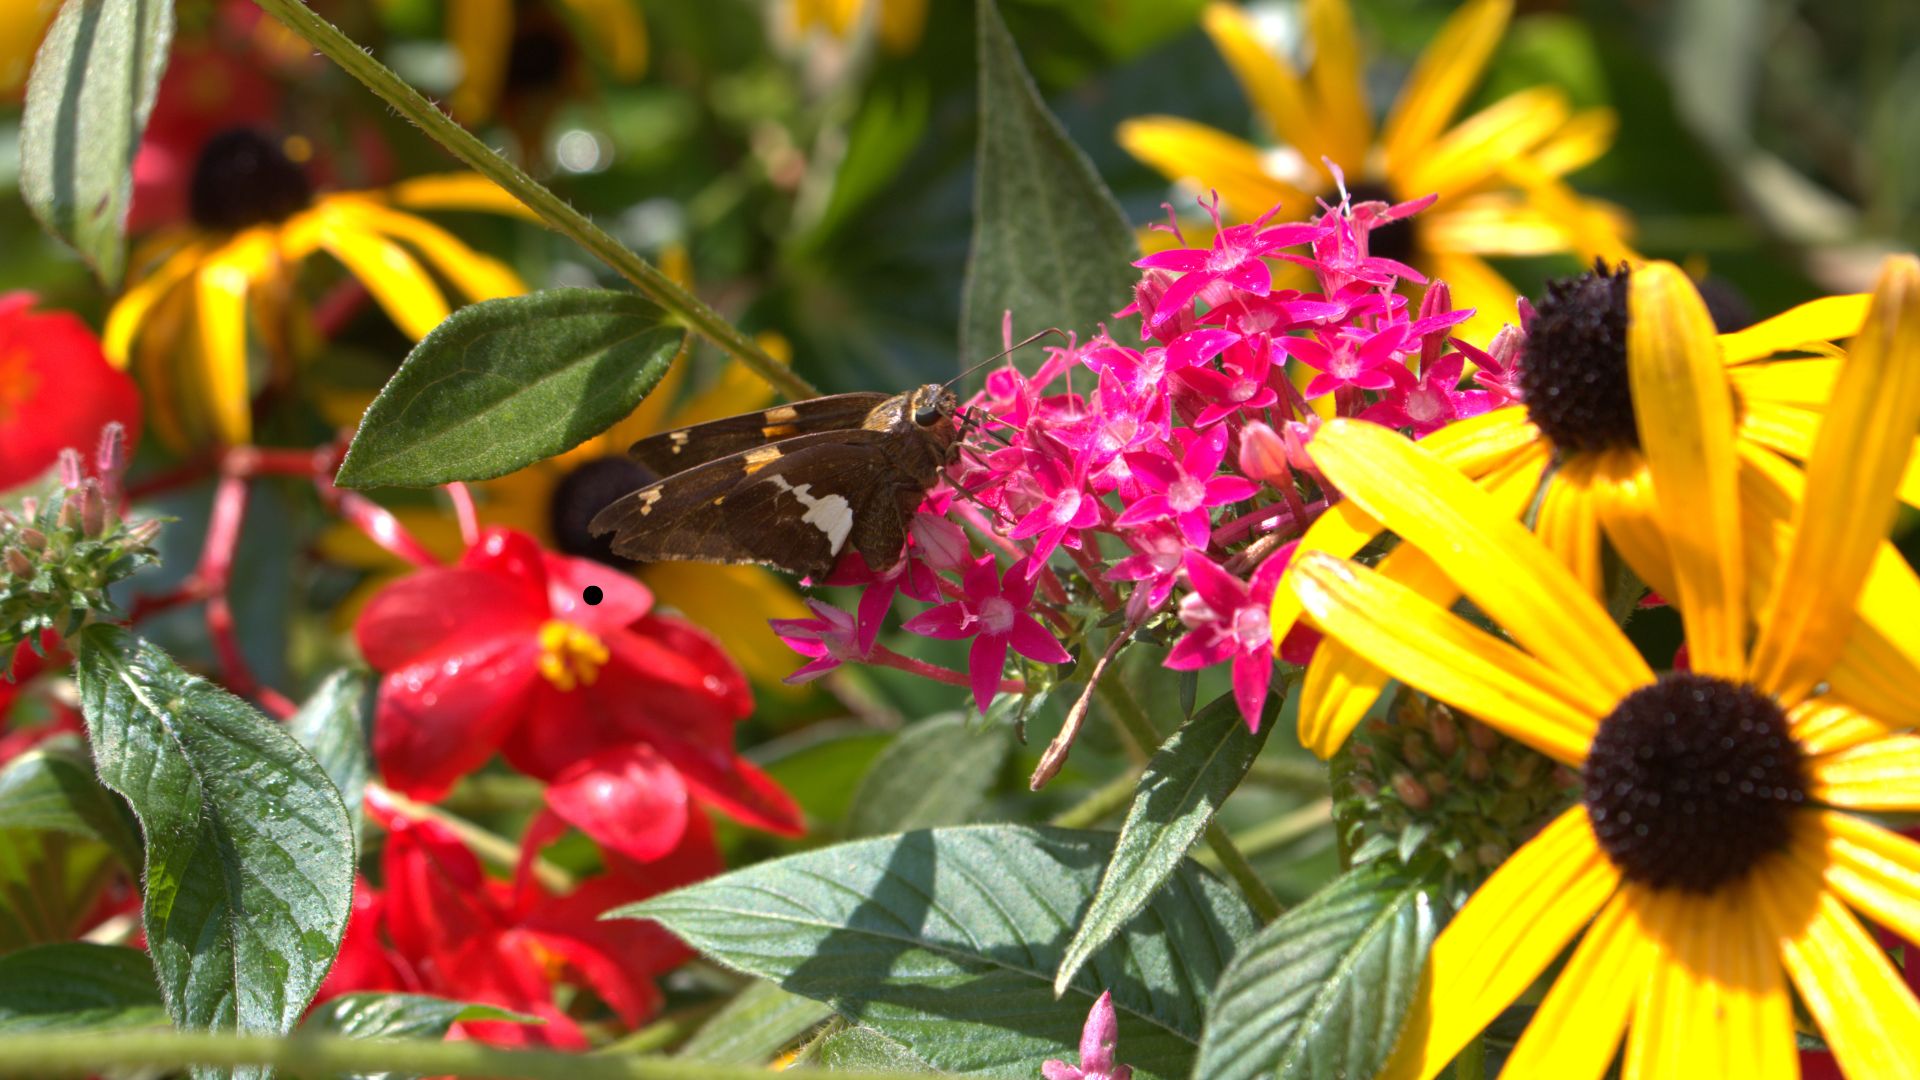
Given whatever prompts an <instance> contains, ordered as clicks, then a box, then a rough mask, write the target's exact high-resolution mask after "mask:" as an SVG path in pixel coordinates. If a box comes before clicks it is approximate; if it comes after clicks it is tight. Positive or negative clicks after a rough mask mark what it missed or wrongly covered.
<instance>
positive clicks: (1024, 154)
mask: <svg viewBox="0 0 1920 1080" xmlns="http://www.w3.org/2000/svg"><path fill="white" fill-rule="evenodd" d="M978 12H979V14H978V19H979V33H980V40H979V62H980V142H979V149H978V156H977V164H976V170H977V171H976V174H975V183H974V204H973V205H974V210H973V246H972V250H971V251H969V252H968V255H967V277H966V282H965V285H964V287H963V289H962V293H961V315H960V355H961V357H962V358H964V359H965V360H966V361H967V362H969V363H971V362H973V361H975V360H980V359H984V358H985V357H987V356H990V355H992V354H993V353H996V352H999V351H1000V349H1001V347H1002V346H1001V344H1000V340H1001V334H1000V331H1001V320H1002V317H1003V315H1004V313H1005V312H1006V311H1008V310H1009V309H1011V310H1012V312H1013V319H1014V329H1015V333H1016V335H1017V336H1019V337H1025V336H1026V335H1028V334H1030V333H1032V332H1034V331H1036V330H1044V329H1046V328H1047V327H1058V328H1060V329H1062V330H1069V331H1073V332H1076V333H1080V334H1082V335H1083V336H1084V335H1085V334H1086V333H1088V332H1090V331H1091V330H1092V329H1093V327H1094V325H1095V324H1096V323H1098V322H1100V321H1102V320H1104V319H1109V318H1111V317H1112V315H1113V313H1114V312H1115V311H1118V310H1119V309H1120V308H1121V307H1123V306H1125V305H1126V303H1127V300H1128V298H1129V297H1130V296H1131V295H1132V289H1133V284H1134V282H1135V280H1137V278H1138V274H1137V273H1136V272H1135V271H1134V270H1133V268H1132V267H1131V266H1130V265H1129V264H1130V263H1132V262H1133V260H1134V259H1136V258H1139V255H1140V252H1139V245H1138V243H1137V242H1136V241H1135V240H1134V236H1133V230H1132V229H1131V228H1130V227H1129V226H1128V224H1127V217H1126V214H1125V213H1123V212H1122V211H1121V209H1120V205H1119V204H1118V203H1116V202H1115V201H1114V199H1113V193H1112V192H1110V191H1108V190H1107V185H1106V184H1105V183H1103V182H1102V181H1101V179H1100V174H1099V173H1097V172H1095V171H1094V168H1093V163H1092V162H1090V161H1088V160H1087V156H1086V155H1085V154H1083V153H1081V152H1080V148H1079V147H1077V146H1075V145H1073V141H1072V140H1071V139H1069V138H1067V133H1066V131H1065V130H1063V129H1062V128H1061V127H1060V121H1058V120H1056V119H1054V117H1053V114H1052V113H1050V112H1048V111H1047V106H1046V102H1044V101H1042V100H1041V99H1040V91H1039V89H1038V88H1036V87H1035V86H1034V85H1033V78H1032V77H1031V76H1029V75H1028V74H1027V69H1026V67H1025V65H1023V64H1022V63H1021V61H1020V51H1019V49H1018V48H1017V47H1016V46H1015V45H1014V42H1013V35H1011V34H1009V33H1008V32H1007V24H1006V23H1005V22H1004V21H1002V20H1001V18H1000V10H999V8H998V7H997V6H996V5H995V3H994V0H980V2H979V5H978Z"/></svg>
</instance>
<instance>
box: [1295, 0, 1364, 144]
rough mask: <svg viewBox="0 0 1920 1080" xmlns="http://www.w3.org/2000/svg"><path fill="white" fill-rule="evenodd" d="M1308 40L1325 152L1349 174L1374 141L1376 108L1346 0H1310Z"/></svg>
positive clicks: (1311, 74) (1312, 77)
mask: <svg viewBox="0 0 1920 1080" xmlns="http://www.w3.org/2000/svg"><path fill="white" fill-rule="evenodd" d="M1307 40H1308V41H1310V42H1311V43H1312V45H1313V66H1312V68H1311V69H1310V70H1309V72H1308V74H1307V78H1308V81H1309V82H1310V83H1311V84H1312V86H1313V92H1314V95H1315V96H1316V97H1317V98H1318V99H1319V103H1320V109H1319V113H1320V131H1321V133H1322V136H1323V139H1324V148H1323V152H1324V153H1325V154H1326V155H1327V156H1328V157H1330V158H1332V159H1333V163H1334V164H1336V165H1338V166H1340V167H1341V168H1343V169H1345V170H1346V173H1347V176H1348V177H1349V178H1352V177H1357V176H1359V175H1360V173H1361V171H1362V170H1363V169H1365V168H1366V165H1367V147H1369V146H1371V145H1373V113H1372V112H1371V111H1369V110H1368V108H1367V87H1366V83H1365V81H1364V77H1363V74H1362V72H1361V70H1360V40H1359V36H1358V35H1357V34H1356V33H1355V32H1354V26H1353V10H1352V8H1351V7H1349V6H1348V4H1347V0H1307ZM1314 160H1315V161H1316V162H1317V161H1318V158H1317V157H1316V158H1315V159H1314Z"/></svg>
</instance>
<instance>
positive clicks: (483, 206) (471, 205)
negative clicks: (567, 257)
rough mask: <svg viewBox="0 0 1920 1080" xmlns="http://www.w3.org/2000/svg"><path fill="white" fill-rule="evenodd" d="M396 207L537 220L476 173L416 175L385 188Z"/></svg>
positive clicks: (498, 188) (532, 213) (517, 201)
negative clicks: (461, 211)
mask: <svg viewBox="0 0 1920 1080" xmlns="http://www.w3.org/2000/svg"><path fill="white" fill-rule="evenodd" d="M383 194H384V195H385V196H386V198H387V199H388V200H389V201H391V202H392V203H393V205H395V206H404V207H407V208H408V209H412V210H478V211H484V212H487V213H494V214H511V215H513V216H514V217H523V218H527V219H529V220H538V215H536V214H535V213H534V212H533V211H532V210H529V209H528V208H527V207H526V205H525V204H524V203H522V202H521V201H520V200H519V199H516V198H514V197H513V196H512V195H510V194H508V192H507V189H506V188H503V187H501V186H500V185H499V184H496V183H494V182H493V181H492V180H489V179H487V178H486V177H484V176H481V175H480V174H479V173H473V172H456V173H435V174H431V175H428V176H415V177H411V178H409V179H406V180H402V181H400V182H399V183H396V184H394V185H393V186H392V187H389V188H387V189H385V191H384V192H383Z"/></svg>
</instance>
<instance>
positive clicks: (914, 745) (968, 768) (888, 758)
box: [847, 713, 1013, 837]
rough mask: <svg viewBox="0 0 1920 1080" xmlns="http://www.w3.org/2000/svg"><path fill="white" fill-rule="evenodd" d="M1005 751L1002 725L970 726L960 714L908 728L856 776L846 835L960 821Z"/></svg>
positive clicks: (973, 808) (1007, 738) (980, 799)
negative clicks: (864, 772)
mask: <svg viewBox="0 0 1920 1080" xmlns="http://www.w3.org/2000/svg"><path fill="white" fill-rule="evenodd" d="M1012 749H1013V740H1012V737H1011V731H1010V729H1008V728H1007V727H1006V726H1005V725H1001V724H995V725H993V726H991V727H986V728H980V727H976V726H974V725H973V724H971V723H969V722H968V717H967V716H966V715H965V714H964V713H948V714H946V715H943V716H935V717H931V718H929V719H927V720H923V721H921V722H920V723H917V724H914V725H912V726H911V727H908V728H907V729H905V730H904V731H902V732H900V734H899V736H898V737H897V738H895V739H894V740H893V743H892V744H891V745H889V746H888V747H887V749H886V750H885V751H883V752H882V753H881V754H880V757H879V758H878V759H876V760H875V761H874V763H873V767H872V768H870V769H868V770H867V774H866V776H864V777H862V778H861V780H860V787H859V789H858V790H856V791H855V792H854V795H853V808H852V810H851V811H850V812H849V813H848V815H847V835H848V836H855V837H858V836H879V835H882V834H884V833H892V832H905V831H906V830H908V829H924V828H931V827H933V826H935V825H960V824H964V823H965V822H966V821H967V820H968V819H970V818H972V817H973V815H974V814H975V813H977V812H978V811H979V809H980V807H981V805H982V804H983V803H985V802H986V798H987V790H988V789H989V788H990V787H992V786H993V780H994V776H995V774H996V773H998V772H999V771H1000V766H1001V765H1002V764H1004V763H1005V762H1006V760H1007V754H1008V752H1009V751H1011V750H1012Z"/></svg>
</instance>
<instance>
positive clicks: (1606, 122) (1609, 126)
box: [1531, 108, 1620, 177]
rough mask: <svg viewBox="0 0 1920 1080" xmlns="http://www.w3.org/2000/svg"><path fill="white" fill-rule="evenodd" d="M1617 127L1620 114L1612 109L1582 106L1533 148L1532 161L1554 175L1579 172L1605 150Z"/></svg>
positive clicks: (1548, 173) (1611, 140) (1542, 170)
mask: <svg viewBox="0 0 1920 1080" xmlns="http://www.w3.org/2000/svg"><path fill="white" fill-rule="evenodd" d="M1619 130H1620V117H1619V116H1618V115H1617V114H1615V113H1614V111H1613V110H1612V109H1605V108H1596V109H1582V110H1580V111H1579V112H1577V113H1574V114H1573V118H1572V119H1570V120H1568V121H1567V122H1566V123H1565V124H1562V125H1561V127H1560V130H1559V131H1557V132H1555V133H1554V136H1553V138H1551V139H1548V140H1547V141H1546V142H1544V143H1542V144H1541V145H1540V146H1539V148H1538V149H1536V150H1534V152H1533V154H1532V155H1531V156H1532V159H1533V165H1534V167H1535V168H1537V169H1539V170H1540V171H1541V172H1542V173H1544V174H1545V175H1547V176H1553V177H1560V176H1565V175H1567V174H1568V173H1571V172H1578V171H1579V170H1581V169H1584V168H1586V167H1587V166H1588V165H1591V164H1593V163H1594V162H1595V161H1598V160H1599V159H1600V158H1601V157H1602V156H1604V155H1605V154H1606V152H1607V149H1608V148H1609V147H1611V146H1612V145H1613V136H1614V133H1615V132H1617V131H1619Z"/></svg>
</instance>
